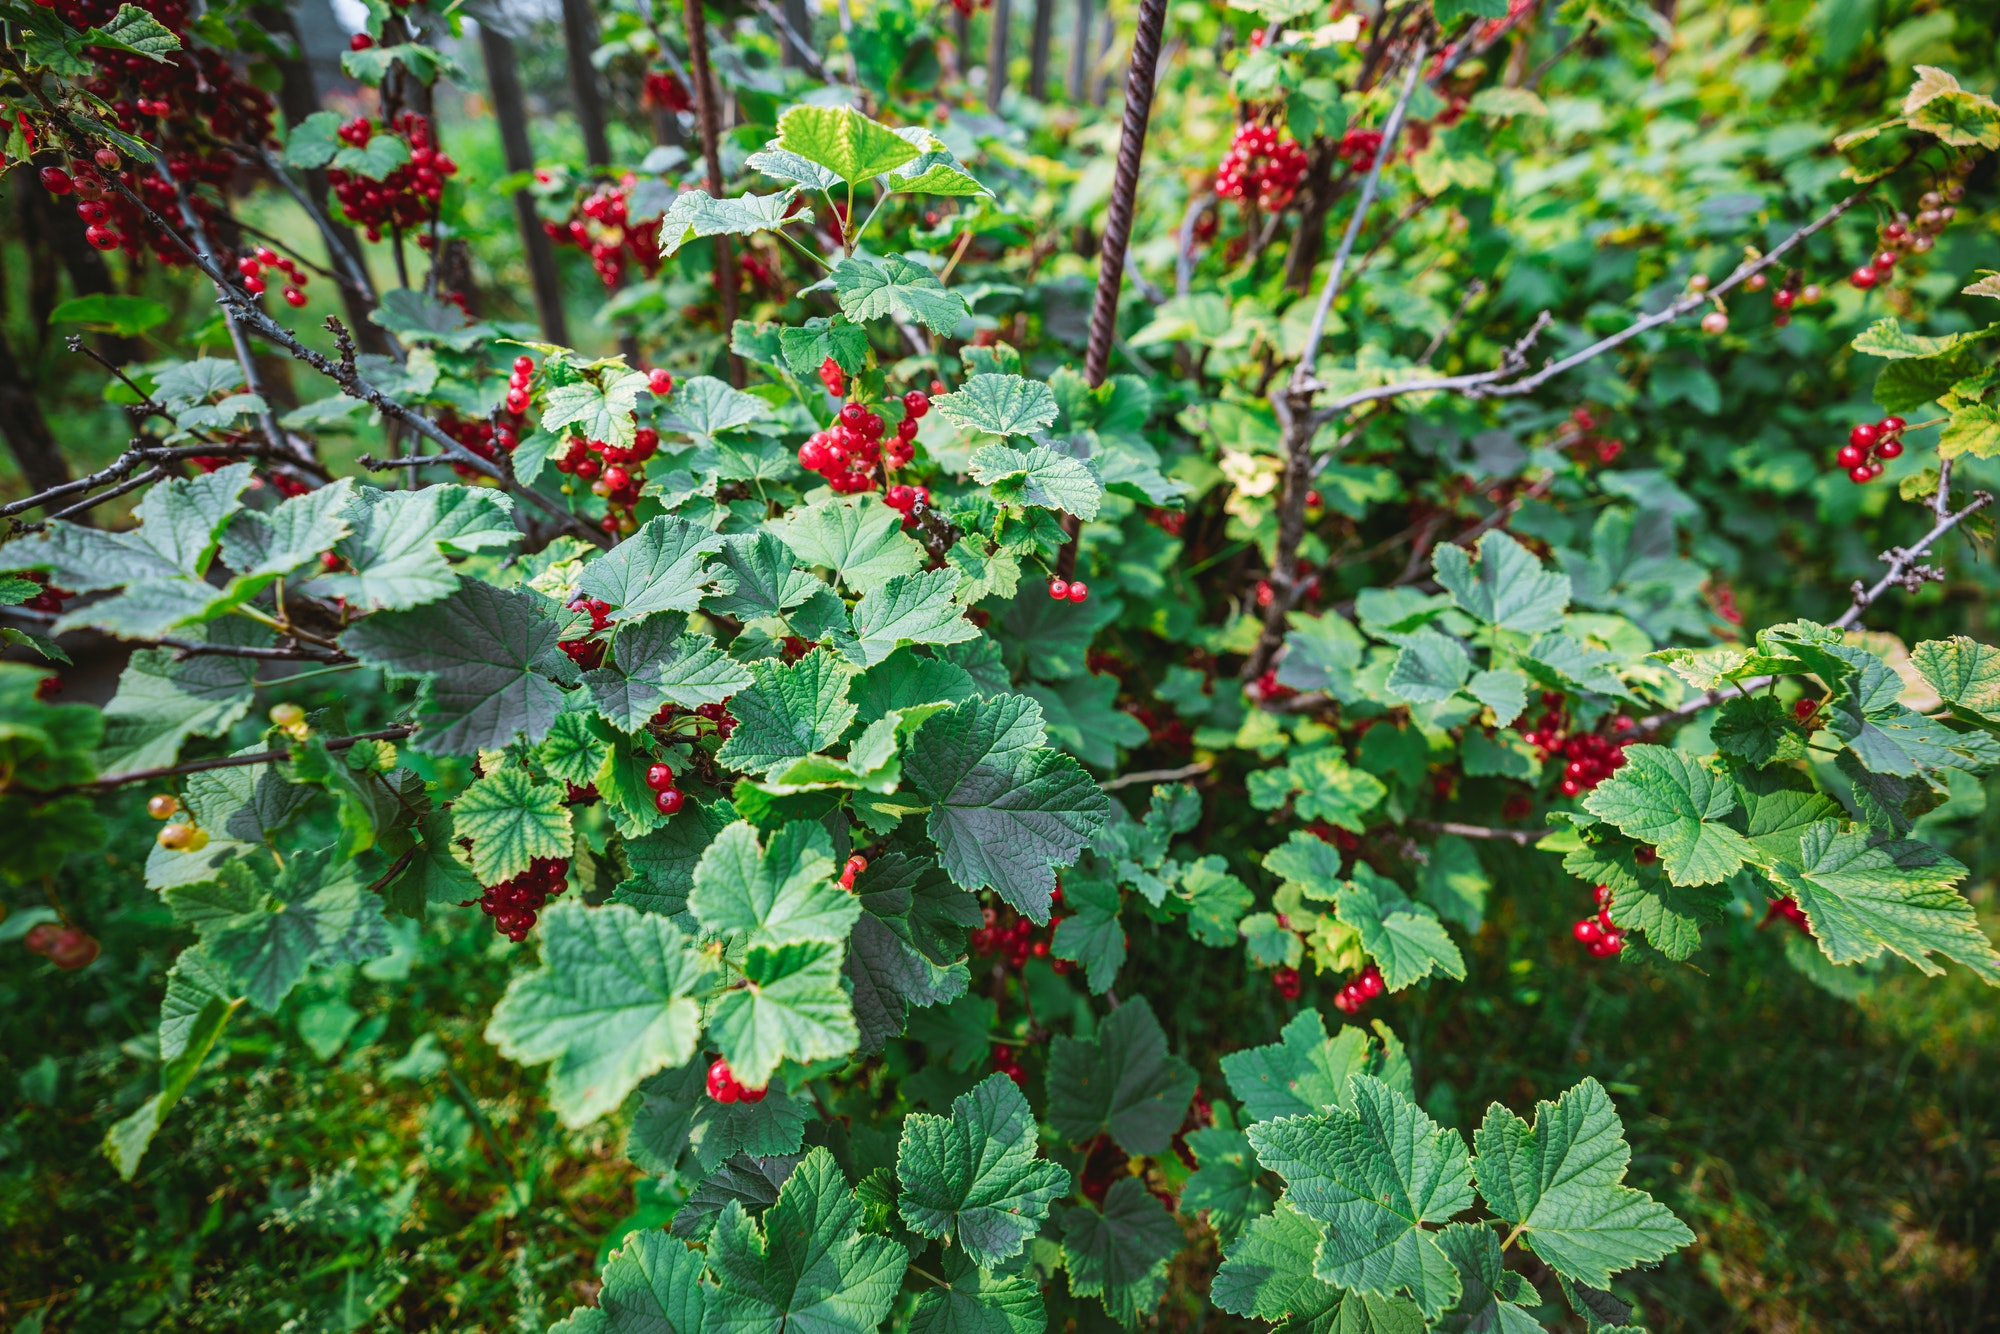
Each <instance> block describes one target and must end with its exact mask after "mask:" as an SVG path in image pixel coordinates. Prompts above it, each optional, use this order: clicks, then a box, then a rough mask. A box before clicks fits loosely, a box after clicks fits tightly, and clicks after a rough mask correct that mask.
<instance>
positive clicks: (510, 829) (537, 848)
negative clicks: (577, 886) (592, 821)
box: [451, 768, 570, 885]
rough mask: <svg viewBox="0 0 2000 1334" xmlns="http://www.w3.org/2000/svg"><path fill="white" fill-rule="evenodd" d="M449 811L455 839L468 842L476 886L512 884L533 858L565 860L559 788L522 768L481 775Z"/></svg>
mask: <svg viewBox="0 0 2000 1334" xmlns="http://www.w3.org/2000/svg"><path fill="white" fill-rule="evenodd" d="M451 813H452V822H453V824H454V826H455V828H456V832H457V834H458V835H459V837H461V838H469V839H471V840H472V871H473V874H474V875H476V876H478V877H479V881H480V883H481V884H486V885H497V884H499V883H500V882H501V881H502V880H512V879H513V878H514V877H515V876H517V875H519V874H521V872H523V871H525V870H527V869H528V864H529V863H530V862H532V861H534V860H535V858H537V857H554V858H564V857H568V856H569V852H570V824H569V807H567V806H565V805H564V804H563V790H562V789H561V788H559V787H557V786H556V785H555V784H554V783H537V782H536V781H535V780H534V779H532V778H530V777H529V776H528V774H527V772H526V771H525V770H521V769H515V768H505V769H496V770H494V771H493V772H492V773H489V774H487V775H486V776H485V777H484V778H482V779H480V780H479V781H478V782H476V783H474V784H473V785H472V786H471V787H469V788H467V789H466V790H465V792H464V794H463V795H462V796H460V797H459V799H458V800H457V801H455V802H453V803H452V808H451Z"/></svg>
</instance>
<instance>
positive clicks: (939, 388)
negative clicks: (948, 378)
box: [931, 380, 944, 398]
mask: <svg viewBox="0 0 2000 1334" xmlns="http://www.w3.org/2000/svg"><path fill="white" fill-rule="evenodd" d="M943 392H944V381H943V380H932V381H931V397H932V398H936V397H937V396H938V395H939V394H942V393H943Z"/></svg>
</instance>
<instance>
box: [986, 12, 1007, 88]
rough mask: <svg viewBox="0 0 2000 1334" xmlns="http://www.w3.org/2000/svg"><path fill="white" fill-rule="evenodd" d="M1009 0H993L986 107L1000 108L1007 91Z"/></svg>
mask: <svg viewBox="0 0 2000 1334" xmlns="http://www.w3.org/2000/svg"><path fill="white" fill-rule="evenodd" d="M1008 10H1009V4H1008V0H993V31H992V33H991V35H990V36H989V37H988V39H987V44H986V108H987V110H989V111H998V110H999V109H1000V95H1001V94H1002V93H1004V92H1006V91H1007V27H1008V19H1009V18H1010V17H1011V15H1010V14H1009V12H1008Z"/></svg>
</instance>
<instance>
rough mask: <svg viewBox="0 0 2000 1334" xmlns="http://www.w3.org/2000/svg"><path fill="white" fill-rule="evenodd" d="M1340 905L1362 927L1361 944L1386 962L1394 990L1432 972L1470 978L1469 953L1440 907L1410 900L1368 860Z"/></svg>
mask: <svg viewBox="0 0 2000 1334" xmlns="http://www.w3.org/2000/svg"><path fill="white" fill-rule="evenodd" d="M1336 911H1337V912H1338V915H1339V917H1340V920H1341V921H1342V922H1343V923H1345V924H1346V925H1348V926H1351V927H1353V928H1354V929H1355V930H1356V931H1358V932H1360V933H1361V948H1363V949H1365V950H1367V951H1368V954H1369V956H1370V957H1371V958H1373V959H1374V960H1375V962H1376V963H1378V964H1380V965H1381V968H1382V981H1383V982H1384V984H1386V985H1387V987H1388V988H1389V990H1391V991H1401V990H1402V989H1403V988H1404V987H1407V986H1410V985H1412V984H1414V983H1416V982H1420V981H1422V980H1423V979H1424V978H1426V977H1429V976H1430V975H1431V974H1432V973H1442V974H1444V975H1445V976H1446V977H1453V978H1457V979H1458V980H1459V981H1461V982H1462V981H1464V980H1465V958H1464V956H1463V955H1461V954H1460V953H1459V952H1458V946H1457V945H1455V944H1453V943H1452V939H1451V935H1450V933H1449V932H1447V931H1446V930H1445V929H1444V923H1442V922H1440V921H1439V920H1438V917H1437V913H1436V912H1435V911H1434V910H1432V909H1431V908H1430V907H1428V906H1426V905H1424V904H1421V903H1412V902H1410V899H1409V896H1407V895H1406V894H1404V893H1403V891H1402V889H1401V887H1400V886H1398V885H1397V884H1396V882H1395V881H1393V880H1390V879H1388V878H1387V877H1385V876H1381V875H1378V874H1376V872H1375V871H1374V870H1373V869H1371V868H1370V867H1369V866H1368V864H1367V863H1365V862H1356V863H1355V866H1354V880H1353V882H1352V883H1351V884H1350V885H1348V886H1347V887H1346V888H1344V889H1342V890H1341V891H1340V898H1339V900H1338V908H1337V910H1336Z"/></svg>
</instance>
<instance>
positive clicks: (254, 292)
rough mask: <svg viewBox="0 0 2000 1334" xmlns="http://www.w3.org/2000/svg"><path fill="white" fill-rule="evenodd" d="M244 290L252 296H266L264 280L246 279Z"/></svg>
mask: <svg viewBox="0 0 2000 1334" xmlns="http://www.w3.org/2000/svg"><path fill="white" fill-rule="evenodd" d="M243 290H244V291H246V292H248V293H249V294H250V295H251V296H262V295H264V280H263V279H262V278H245V279H244V280H243Z"/></svg>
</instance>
